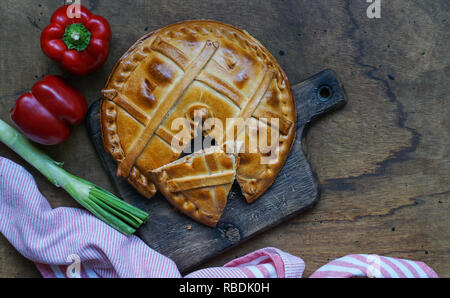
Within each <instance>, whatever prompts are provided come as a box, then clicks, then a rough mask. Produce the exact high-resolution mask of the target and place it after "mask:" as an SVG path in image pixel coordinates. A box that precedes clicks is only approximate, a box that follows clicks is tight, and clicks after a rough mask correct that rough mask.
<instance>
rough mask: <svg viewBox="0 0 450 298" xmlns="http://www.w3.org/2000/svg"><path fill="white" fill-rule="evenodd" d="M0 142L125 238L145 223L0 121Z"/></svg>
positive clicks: (139, 215)
mask: <svg viewBox="0 0 450 298" xmlns="http://www.w3.org/2000/svg"><path fill="white" fill-rule="evenodd" d="M0 141H1V142H3V143H4V144H5V145H7V146H8V147H9V148H11V149H12V150H14V151H15V152H16V153H17V154H19V155H20V156H21V157H22V158H23V159H25V160H26V161H27V162H29V163H30V164H31V165H33V166H34V167H35V168H36V169H37V170H38V171H39V172H41V173H42V174H43V175H44V176H45V177H46V178H47V179H48V180H49V181H50V182H51V183H52V184H54V185H55V186H57V187H62V188H63V189H65V190H66V191H67V192H68V193H69V194H70V195H71V196H72V197H73V198H74V199H75V200H76V201H77V202H78V203H80V204H81V205H82V206H84V207H85V208H86V209H87V210H89V211H90V212H91V213H92V214H94V215H95V216H97V217H98V218H100V219H101V220H103V221H104V222H106V223H107V224H109V225H110V226H111V227H113V228H115V229H116V230H118V231H119V232H121V233H122V234H124V235H126V236H130V235H132V234H133V233H134V232H135V231H136V229H137V228H139V227H140V226H141V225H142V224H143V223H145V222H146V220H147V218H148V216H149V215H148V214H147V213H146V212H144V211H142V210H140V209H138V208H136V207H134V206H132V205H130V204H128V203H126V202H124V201H123V200H121V199H119V198H118V197H116V196H115V195H113V194H112V193H110V192H108V191H106V190H104V189H102V188H100V187H98V186H97V185H95V184H93V183H91V182H89V181H86V180H84V179H81V178H79V177H76V176H74V175H72V174H70V173H68V172H67V171H66V170H64V169H63V168H62V163H58V162H56V161H54V160H53V159H51V158H50V157H49V156H48V155H46V154H44V153H43V152H42V151H40V150H39V149H37V148H36V147H35V146H33V145H32V144H31V142H30V141H28V139H27V138H26V137H25V136H23V135H22V134H21V133H20V132H18V131H17V130H16V129H14V128H13V127H11V126H9V125H8V124H7V123H5V122H4V121H2V120H1V119H0Z"/></svg>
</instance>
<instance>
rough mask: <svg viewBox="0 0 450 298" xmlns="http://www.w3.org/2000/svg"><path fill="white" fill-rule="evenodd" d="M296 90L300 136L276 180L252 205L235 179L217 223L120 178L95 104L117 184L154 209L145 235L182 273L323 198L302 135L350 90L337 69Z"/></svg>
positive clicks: (96, 129) (91, 118)
mask: <svg viewBox="0 0 450 298" xmlns="http://www.w3.org/2000/svg"><path fill="white" fill-rule="evenodd" d="M292 92H293V94H294V97H295V101H296V106H297V121H298V122H297V138H296V140H295V142H294V145H293V147H292V150H291V152H290V154H289V157H288V159H287V161H286V164H285V165H284V167H283V169H282V170H281V172H280V174H279V175H278V177H277V179H276V180H275V182H274V183H273V185H272V186H271V187H270V188H269V189H268V190H267V191H266V192H265V193H264V194H263V195H262V196H261V197H260V198H259V199H258V200H257V201H256V202H254V203H252V204H247V203H246V201H245V199H244V197H243V195H242V194H241V192H240V189H239V185H237V183H236V182H235V184H234V185H233V187H232V190H231V193H230V196H229V198H228V202H227V206H226V208H225V211H224V213H223V215H222V217H221V219H220V221H219V223H218V225H217V227H216V228H210V227H207V226H204V225H202V224H199V223H197V222H195V221H194V220H192V219H191V218H189V217H187V216H185V215H183V214H181V213H179V212H176V211H174V208H173V207H172V206H171V205H170V204H169V203H168V202H167V201H166V200H165V198H164V197H163V196H162V195H161V194H160V193H157V194H156V195H155V196H154V197H153V198H152V199H150V200H148V199H146V198H144V197H143V196H141V195H140V194H139V193H138V192H137V191H136V190H134V188H133V187H131V186H130V185H129V184H128V182H126V181H125V180H124V179H123V178H120V177H117V176H116V169H117V164H116V162H115V161H114V160H113V159H112V158H111V156H110V155H109V154H108V153H107V152H106V151H105V150H104V148H103V143H102V138H101V134H100V122H99V108H100V100H98V101H96V102H95V103H93V104H92V105H91V107H90V109H89V113H88V118H87V123H88V131H89V134H90V136H91V139H92V142H93V144H94V146H95V148H96V150H97V152H98V154H99V156H100V159H101V161H102V163H103V165H104V167H105V169H106V171H107V173H108V175H109V177H110V178H111V181H112V183H113V185H114V186H115V188H116V190H117V192H118V194H119V196H120V197H121V198H123V199H124V200H125V201H127V202H129V203H131V204H133V205H135V206H136V207H138V208H141V209H142V210H145V211H147V212H148V213H149V214H150V217H149V220H148V222H147V223H146V224H145V225H143V226H142V227H141V228H140V229H139V231H138V234H139V236H140V237H141V238H142V239H143V240H144V242H145V243H147V244H148V245H149V246H150V247H152V248H153V249H155V250H157V251H158V252H160V253H161V254H163V255H165V256H167V257H169V258H171V259H172V260H173V261H175V263H176V264H177V266H178V268H179V270H180V271H181V272H183V273H184V272H187V271H189V270H191V269H193V268H194V267H196V266H198V265H200V264H201V263H203V262H205V261H207V260H208V259H209V258H212V257H214V256H216V255H218V254H219V253H221V252H223V251H224V250H226V249H228V248H231V247H233V246H235V245H237V244H239V243H241V242H243V241H244V240H246V239H248V238H250V237H252V236H254V235H256V234H258V233H260V232H262V231H264V230H267V229H268V228H270V227H273V226H274V225H276V224H278V223H280V222H282V221H284V220H286V219H288V218H290V217H292V216H295V215H298V214H300V213H301V212H303V211H305V210H306V209H308V208H310V207H311V206H313V204H314V203H315V202H316V200H317V199H318V197H319V190H318V184H317V180H316V178H315V176H314V173H313V172H312V170H311V167H310V165H309V164H308V161H307V159H306V157H305V154H304V152H303V149H302V138H303V137H304V135H305V132H306V130H305V128H307V126H308V125H309V124H310V123H311V122H312V121H313V120H315V119H317V118H318V117H319V116H321V115H323V114H325V113H327V112H330V111H332V110H335V109H337V108H339V107H341V106H343V105H344V104H345V95H344V92H343V90H342V88H341V86H340V84H339V82H338V80H337V79H336V76H335V73H334V72H333V71H331V70H325V71H322V72H320V73H319V74H317V75H315V76H313V77H311V78H309V79H307V80H305V81H304V82H302V83H299V84H296V85H294V86H293V87H292ZM188 227H189V229H188Z"/></svg>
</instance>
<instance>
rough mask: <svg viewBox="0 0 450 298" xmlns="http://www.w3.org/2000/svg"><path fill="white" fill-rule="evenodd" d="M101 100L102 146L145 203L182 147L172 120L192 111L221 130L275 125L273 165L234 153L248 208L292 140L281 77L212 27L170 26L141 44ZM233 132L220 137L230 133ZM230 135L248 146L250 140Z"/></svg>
mask: <svg viewBox="0 0 450 298" xmlns="http://www.w3.org/2000/svg"><path fill="white" fill-rule="evenodd" d="M102 94H103V101H102V105H101V109H100V122H101V128H102V138H103V143H104V147H105V149H106V151H107V152H109V153H110V154H111V155H112V157H113V158H114V160H116V161H117V162H118V169H117V175H119V176H122V177H124V178H125V179H127V180H128V182H129V183H130V184H131V185H133V186H134V187H135V188H136V189H137V190H138V191H139V192H140V193H141V194H142V195H144V196H145V197H147V198H151V197H152V196H153V195H154V194H155V192H156V191H157V189H156V187H155V184H154V181H153V179H154V177H153V176H152V174H151V173H152V170H154V169H157V168H160V167H162V166H164V165H167V164H169V163H171V162H174V161H175V160H177V159H178V158H179V157H180V152H177V151H174V150H172V148H171V143H172V141H174V140H175V141H176V142H181V140H179V139H177V133H178V130H177V129H172V126H171V124H172V121H173V120H174V119H175V118H178V117H185V118H189V117H190V115H191V114H192V111H193V110H198V109H201V110H203V111H204V114H205V115H209V116H213V117H214V118H217V119H220V120H222V122H223V123H224V124H225V123H226V119H227V118H230V119H237V118H240V119H244V120H245V121H247V123H253V124H256V125H258V124H260V125H261V124H263V125H266V124H267V122H266V121H265V119H266V118H277V119H279V123H278V126H277V128H279V142H278V144H273V146H275V147H276V150H277V153H278V159H276V160H275V161H274V162H272V163H269V164H267V163H261V159H262V158H263V157H264V156H265V153H262V152H260V151H259V150H258V151H257V152H253V153H249V152H247V151H246V152H244V153H241V154H239V158H240V163H239V167H238V168H237V170H236V179H237V181H238V182H239V185H240V187H241V189H242V193H243V194H244V196H245V198H246V199H247V201H248V202H253V201H254V200H256V199H257V198H258V197H259V196H261V194H263V193H264V191H265V190H266V189H267V188H268V187H269V186H270V185H271V184H272V183H273V181H274V180H275V178H276V177H277V175H278V173H279V171H280V170H281V168H282V166H283V164H284V162H285V161H286V158H287V156H288V154H289V151H290V149H291V146H292V144H293V141H294V139H295V132H296V109H295V101H294V99H293V96H292V92H291V88H290V85H289V81H288V79H287V77H286V74H285V73H284V71H283V70H282V69H281V67H280V66H279V65H278V63H277V62H276V60H275V59H274V57H273V56H272V55H271V54H270V53H269V52H268V51H267V50H266V49H265V48H264V47H263V46H262V45H261V44H260V43H259V42H258V41H257V40H256V39H255V38H253V37H252V36H250V35H249V34H248V33H247V32H245V31H243V30H241V29H238V28H236V27H234V26H231V25H227V24H224V23H220V22H216V21H210V20H194V21H186V22H182V23H177V24H172V25H169V26H167V27H164V28H162V29H159V30H156V31H154V32H152V33H149V34H147V35H146V36H144V37H142V38H141V39H140V40H138V41H137V42H136V43H135V44H134V45H133V46H132V47H131V48H130V49H129V50H128V51H127V52H126V53H125V54H124V55H123V56H122V57H121V58H120V59H119V61H118V62H117V63H116V65H115V67H114V69H113V71H112V72H111V75H110V77H109V79H108V82H107V84H106V86H105V88H104V89H103V90H102ZM189 120H190V119H189ZM232 124H233V123H232ZM267 125H268V126H270V127H269V130H270V129H273V127H272V126H271V125H270V124H267ZM230 127H233V125H230V126H227V127H224V128H223V136H226V135H227V134H229V133H231V132H233V130H235V129H234V128H230ZM257 130H258V128H257V129H256V131H257ZM253 131H255V130H253ZM234 132H235V133H236V138H235V139H236V140H238V139H239V140H241V141H243V142H245V143H248V142H249V141H250V140H251V138H252V136H253V135H254V134H253V133H252V132H251V130H249V129H242V130H235V131H234ZM211 135H212V136H213V137H217V135H213V134H211ZM216 141H218V140H216ZM219 143H221V142H220V141H219ZM183 144H184V143H183Z"/></svg>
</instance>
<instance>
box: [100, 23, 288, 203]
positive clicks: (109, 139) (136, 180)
mask: <svg viewBox="0 0 450 298" xmlns="http://www.w3.org/2000/svg"><path fill="white" fill-rule="evenodd" d="M196 22H206V23H208V22H212V23H213V24H217V25H222V26H225V27H229V28H231V29H234V30H236V31H239V32H241V33H242V34H244V35H245V36H246V37H247V38H248V39H250V40H251V42H253V45H251V48H252V49H253V50H254V51H256V52H257V53H258V54H259V53H262V55H263V57H264V58H265V60H266V63H267V64H269V67H276V69H277V70H278V72H277V74H280V75H281V77H282V80H283V81H285V82H286V85H287V89H288V92H289V95H290V97H291V98H292V105H293V106H292V109H293V110H294V112H295V111H296V107H295V105H296V103H295V100H294V98H293V95H292V90H291V88H290V84H289V79H288V77H287V75H286V73H285V72H284V70H283V69H282V68H281V67H280V66H279V64H278V63H275V65H274V63H273V62H272V61H275V62H276V59H275V58H274V57H273V56H272V54H271V53H270V52H269V51H268V50H267V49H266V48H265V47H264V46H263V45H262V44H261V43H260V42H259V41H258V40H256V39H255V38H254V37H253V36H251V35H250V34H249V33H247V32H246V31H244V30H242V29H240V28H237V27H235V26H233V25H229V24H226V23H223V22H218V21H213V20H206V19H199V20H188V21H182V22H178V23H174V24H171V25H168V26H166V27H163V28H160V29H157V30H155V31H152V32H150V33H148V34H147V35H145V36H143V37H141V38H140V39H139V40H137V41H136V42H135V43H134V44H133V45H132V46H131V47H130V48H129V49H128V50H127V51H126V52H125V53H124V55H122V57H121V58H120V59H119V60H118V61H117V62H116V63H115V65H114V67H113V69H112V71H111V73H110V75H109V77H108V80H107V83H106V85H105V87H108V84H109V82H110V79H111V77H112V76H113V74H114V73H115V70H116V69H117V67H118V66H119V65H120V62H121V61H122V60H124V59H125V58H126V57H127V56H128V55H129V54H130V53H132V52H133V50H134V49H135V48H136V47H138V46H139V45H140V44H141V43H143V42H144V41H145V40H147V39H148V38H150V37H152V36H153V35H154V34H157V33H158V32H160V31H162V30H166V29H168V28H170V27H175V26H178V25H180V24H183V23H187V24H189V23H196ZM267 60H268V61H269V63H268V62H267ZM106 102H108V100H102V105H101V110H100V125H101V127H102V139H103V144H104V148H105V150H106V151H107V152H109V153H110V154H111V155H112V156H113V158H114V159H115V160H116V161H118V162H120V161H121V160H122V159H123V158H124V154H123V149H122V148H121V145H120V139H119V137H118V135H117V131H115V132H116V133H115V135H112V134H108V135H105V134H106V132H107V131H108V130H107V129H104V126H106V123H108V121H109V119H103V115H102V114H103V112H104V109H106V107H105V105H106ZM295 114H296V112H295ZM295 117H296V116H295ZM290 129H292V130H293V131H292V132H291V134H290V135H289V138H288V139H287V140H286V141H288V142H290V146H289V150H288V152H287V153H286V154H281V156H283V160H282V161H281V162H280V163H279V164H278V166H277V167H276V168H275V169H272V171H274V172H275V173H276V176H278V174H279V172H280V170H281V168H282V167H283V165H284V163H285V162H286V159H287V157H288V155H289V152H290V150H291V149H292V146H293V143H294V140H295V137H296V122H294V125H293V126H292V127H291V128H290ZM115 140H117V141H118V142H117V143H116V144H115V145H117V146H112V143H113V142H114V141H115ZM117 151H121V152H122V154H121V158H120V159H118V158H117V157H118V154H117ZM132 169H133V171H134V174H135V175H130V176H129V177H128V178H127V180H128V181H129V182H130V183H131V184H132V185H133V186H134V187H135V188H136V189H137V190H138V191H139V192H140V193H141V194H142V195H144V196H145V197H146V198H151V197H152V196H153V195H154V194H155V193H156V187H155V185H154V184H153V183H152V182H151V181H150V179H149V178H150V177H147V176H145V175H143V174H142V173H140V170H139V169H138V168H137V167H136V166H133V168H132ZM276 176H275V177H276ZM144 178H145V179H144ZM237 179H238V181H243V180H245V179H246V178H245V177H238V176H237ZM275 179H276V178H275ZM275 179H273V180H272V181H270V182H267V181H265V185H264V187H263V188H261V189H260V191H259V192H257V193H248V192H247V191H246V187H245V186H243V185H242V184H241V183H239V184H240V186H241V189H242V192H243V194H244V196H245V198H246V200H247V202H248V203H251V202H253V201H255V200H256V199H257V198H259V197H260V196H261V195H262V194H263V193H264V192H265V191H266V190H267V189H268V188H269V187H270V186H271V185H272V184H273V182H274V181H275ZM260 182H261V181H260Z"/></svg>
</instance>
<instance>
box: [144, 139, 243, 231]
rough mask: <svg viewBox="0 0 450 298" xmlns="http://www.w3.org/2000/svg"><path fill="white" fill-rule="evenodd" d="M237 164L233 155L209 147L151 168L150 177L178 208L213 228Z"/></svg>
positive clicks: (223, 205) (225, 198) (223, 204)
mask: <svg viewBox="0 0 450 298" xmlns="http://www.w3.org/2000/svg"><path fill="white" fill-rule="evenodd" d="M237 165H238V159H236V158H235V156H234V155H233V154H227V153H225V152H224V151H223V150H222V149H221V148H219V147H211V148H208V149H205V150H202V151H199V152H196V153H193V154H192V155H189V156H185V157H183V158H181V159H178V160H176V161H174V162H172V163H169V164H167V165H165V166H162V167H160V168H158V169H156V170H153V171H152V172H151V173H150V177H151V180H152V181H153V183H155V184H156V186H157V188H158V190H159V191H161V192H162V194H163V195H164V196H165V197H166V199H167V200H168V201H169V202H170V203H172V205H174V206H175V207H176V208H177V209H178V210H180V211H181V212H183V213H185V214H186V215H188V216H190V217H192V218H193V219H195V220H197V221H199V222H201V223H203V224H205V225H208V226H212V227H214V226H216V224H217V221H218V220H219V218H220V216H221V215H222V212H223V210H224V208H225V205H226V202H227V197H228V193H229V192H230V189H231V186H232V185H233V181H234V179H235V176H236V168H237Z"/></svg>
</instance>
